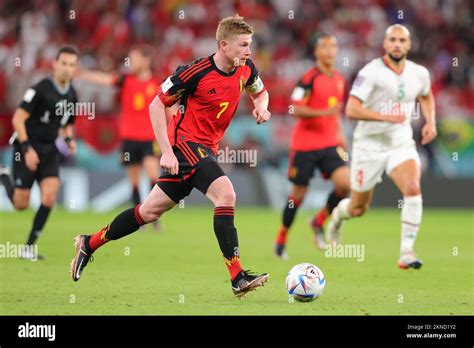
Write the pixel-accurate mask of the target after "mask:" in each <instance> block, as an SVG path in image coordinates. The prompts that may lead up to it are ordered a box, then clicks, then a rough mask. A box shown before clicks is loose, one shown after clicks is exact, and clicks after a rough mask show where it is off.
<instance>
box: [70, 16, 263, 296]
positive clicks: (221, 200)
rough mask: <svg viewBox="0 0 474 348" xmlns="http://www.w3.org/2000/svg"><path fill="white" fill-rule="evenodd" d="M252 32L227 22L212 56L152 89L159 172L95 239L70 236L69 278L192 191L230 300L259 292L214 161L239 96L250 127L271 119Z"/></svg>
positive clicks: (231, 199) (238, 20) (259, 279)
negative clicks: (201, 198) (208, 207)
mask: <svg viewBox="0 0 474 348" xmlns="http://www.w3.org/2000/svg"><path fill="white" fill-rule="evenodd" d="M252 34H253V29H252V27H251V26H250V25H249V24H247V23H246V22H245V21H244V20H243V18H242V17H239V16H234V17H227V18H225V19H223V20H222V21H220V23H219V26H218V28H217V33H216V39H217V45H218V49H217V52H216V53H215V54H213V55H211V56H209V57H206V58H201V59H198V60H195V61H194V62H192V63H190V64H188V65H186V66H179V67H178V68H177V69H176V71H175V73H174V74H173V75H171V76H170V77H168V78H167V79H166V80H165V81H164V82H163V83H162V85H161V86H160V87H159V92H158V96H156V97H155V99H153V101H152V103H151V104H150V118H151V121H152V125H153V130H154V132H155V136H156V139H157V140H158V143H159V145H160V148H161V151H162V156H161V160H160V164H161V167H162V169H163V173H162V174H161V176H160V178H159V179H158V184H157V185H156V186H155V187H154V188H153V190H152V191H151V192H150V194H149V195H148V197H147V198H146V199H145V201H144V202H143V204H138V205H137V206H136V207H135V208H131V209H128V210H125V211H124V212H122V213H121V214H119V215H118V216H117V217H116V218H115V219H114V220H113V221H112V222H111V223H110V224H109V225H107V226H106V227H104V228H102V229H101V230H100V231H99V232H97V233H96V234H94V235H79V236H77V237H76V256H75V257H74V259H73V260H72V263H71V274H72V278H73V280H75V281H77V280H79V278H80V276H81V274H82V271H83V269H84V267H85V266H86V265H87V263H88V261H89V259H90V257H91V255H92V253H93V252H94V251H95V250H96V249H98V248H99V247H101V246H102V245H103V244H105V243H107V242H108V241H110V240H116V239H119V238H122V237H124V236H126V235H128V234H130V233H132V232H134V231H136V230H137V229H138V228H139V227H140V226H141V225H143V224H146V223H150V222H152V221H155V220H157V219H158V218H159V217H160V216H161V215H162V214H163V213H165V212H166V211H168V210H170V209H172V208H173V207H174V206H175V205H176V204H177V203H178V202H179V201H180V200H181V199H183V198H184V197H186V196H188V195H189V194H190V192H191V190H192V189H193V188H197V189H198V190H199V191H201V192H202V193H203V194H205V195H206V197H208V198H209V200H210V201H212V203H213V204H214V206H215V209H214V232H215V234H216V237H217V240H218V242H219V247H220V249H221V252H222V254H223V256H224V261H225V264H226V266H227V268H228V271H229V273H230V278H231V281H232V290H233V292H234V294H235V296H237V297H239V298H240V297H242V296H245V295H246V294H247V293H248V292H249V291H251V290H255V289H256V288H257V287H259V286H263V283H265V282H266V281H267V280H268V277H269V275H268V274H266V273H264V274H260V275H255V274H251V273H250V272H248V271H244V270H243V269H242V266H241V264H240V251H239V243H238V238H237V230H236V228H235V226H234V207H235V199H236V197H235V192H234V189H233V186H232V183H231V182H230V180H229V178H228V177H227V176H226V175H225V173H224V172H223V171H222V169H221V167H220V166H219V164H218V163H217V159H216V155H217V149H218V143H219V141H220V140H221V139H222V137H223V136H224V133H225V130H226V129H227V127H228V126H229V123H230V122H231V120H232V118H233V116H234V114H235V111H236V110H237V107H238V104H239V100H240V97H241V94H242V93H243V92H244V90H246V91H247V92H248V93H249V95H250V96H251V98H252V100H253V104H254V106H255V109H254V110H253V112H252V115H253V117H254V118H255V120H256V123H257V124H260V123H263V122H266V121H268V120H269V119H270V116H271V114H270V112H269V111H268V109H267V108H268V100H269V96H268V92H267V91H266V90H265V87H264V85H263V82H262V80H261V79H260V77H259V75H258V71H257V68H256V67H255V65H254V64H253V62H252V61H251V60H250V43H251V42H252ZM176 103H179V104H180V107H179V112H178V114H177V115H176V116H174V117H173V118H172V120H171V121H170V122H169V124H168V126H167V123H166V114H165V112H166V109H167V108H169V107H172V106H173V105H175V104H176Z"/></svg>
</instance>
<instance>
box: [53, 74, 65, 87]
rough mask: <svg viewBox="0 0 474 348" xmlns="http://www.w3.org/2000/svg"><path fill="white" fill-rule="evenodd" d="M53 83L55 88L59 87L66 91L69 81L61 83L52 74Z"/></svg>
mask: <svg viewBox="0 0 474 348" xmlns="http://www.w3.org/2000/svg"><path fill="white" fill-rule="evenodd" d="M53 81H54V83H55V84H56V86H59V88H61V89H62V90H64V89H66V88H67V87H68V86H69V81H61V80H59V79H58V78H57V77H56V76H55V75H54V74H53Z"/></svg>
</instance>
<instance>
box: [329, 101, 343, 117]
mask: <svg viewBox="0 0 474 348" xmlns="http://www.w3.org/2000/svg"><path fill="white" fill-rule="evenodd" d="M341 111H342V103H337V104H336V105H334V106H331V107H329V108H327V109H326V115H339V114H340V113H341Z"/></svg>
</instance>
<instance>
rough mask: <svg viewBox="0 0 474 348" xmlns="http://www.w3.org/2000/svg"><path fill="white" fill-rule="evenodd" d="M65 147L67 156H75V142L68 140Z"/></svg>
mask: <svg viewBox="0 0 474 348" xmlns="http://www.w3.org/2000/svg"><path fill="white" fill-rule="evenodd" d="M67 147H68V150H69V154H70V155H75V154H76V150H77V143H76V141H75V140H70V141H69V142H68V143H67Z"/></svg>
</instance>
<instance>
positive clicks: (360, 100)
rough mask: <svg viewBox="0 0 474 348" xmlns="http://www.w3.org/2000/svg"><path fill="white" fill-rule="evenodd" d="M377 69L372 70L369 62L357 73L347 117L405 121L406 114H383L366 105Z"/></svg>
mask: <svg viewBox="0 0 474 348" xmlns="http://www.w3.org/2000/svg"><path fill="white" fill-rule="evenodd" d="M375 74H376V71H371V65H370V63H369V64H367V65H366V66H365V67H364V68H362V70H361V71H359V73H358V74H357V77H356V79H355V80H354V82H353V84H352V89H351V91H350V93H349V100H348V101H347V105H346V115H347V117H349V118H351V119H353V120H358V121H382V122H391V123H403V122H404V121H405V119H406V117H405V115H382V114H381V113H379V112H377V111H373V110H371V109H369V108H367V107H365V106H364V101H365V100H367V98H368V97H369V95H370V94H371V93H372V91H373V90H374V87H375V81H374V76H375Z"/></svg>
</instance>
